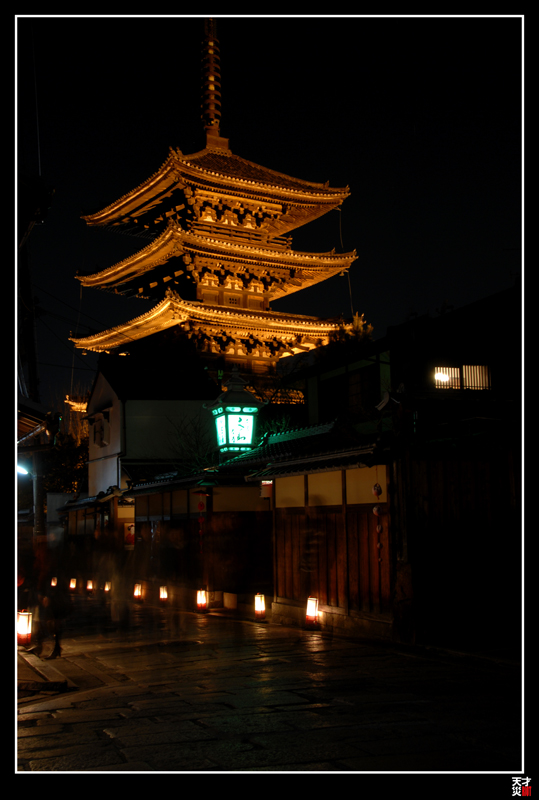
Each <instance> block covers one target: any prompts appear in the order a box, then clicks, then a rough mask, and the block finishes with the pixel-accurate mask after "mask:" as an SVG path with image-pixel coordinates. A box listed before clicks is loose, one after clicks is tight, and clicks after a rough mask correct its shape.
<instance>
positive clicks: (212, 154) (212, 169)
mask: <svg viewBox="0 0 539 800" xmlns="http://www.w3.org/2000/svg"><path fill="white" fill-rule="evenodd" d="M181 160H182V161H184V162H185V163H187V164H191V165H192V166H196V167H200V168H201V169H203V170H205V171H207V172H209V173H211V174H213V175H215V176H219V175H223V176H225V177H227V178H234V179H237V180H239V181H242V180H244V181H252V182H254V183H260V184H267V185H268V186H271V187H272V188H279V187H281V188H286V189H292V190H297V191H300V192H305V191H308V192H312V193H314V194H319V195H327V196H332V195H336V194H337V195H341V194H343V193H345V194H347V193H348V187H346V188H341V189H335V188H331V187H329V186H328V185H326V184H321V183H312V182H310V181H304V180H301V179H299V178H293V177H291V176H290V175H285V174H283V173H281V172H276V171H275V170H272V169H269V168H267V167H262V166H260V165H259V164H254V163H253V162H251V161H247V160H246V159H244V158H241V156H237V155H234V153H232V152H230V151H215V150H214V151H212V150H201V151H200V152H199V153H194V154H193V155H190V156H182V159H181Z"/></svg>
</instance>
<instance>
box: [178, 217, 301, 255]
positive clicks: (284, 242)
mask: <svg viewBox="0 0 539 800" xmlns="http://www.w3.org/2000/svg"><path fill="white" fill-rule="evenodd" d="M191 231H192V233H203V234H206V235H210V236H215V237H216V238H220V239H227V240H230V239H234V240H235V241H244V242H250V243H252V244H263V245H264V247H269V248H275V249H279V250H283V249H285V250H290V249H291V246H292V239H291V237H289V236H274V237H269V236H268V234H267V233H259V232H257V231H254V230H250V229H248V228H242V227H240V226H239V225H238V226H235V225H234V226H229V225H219V224H215V223H213V222H194V223H193V224H192V225H191Z"/></svg>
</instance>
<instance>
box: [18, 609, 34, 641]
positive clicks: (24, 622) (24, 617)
mask: <svg viewBox="0 0 539 800" xmlns="http://www.w3.org/2000/svg"><path fill="white" fill-rule="evenodd" d="M31 638H32V614H31V612H30V611H19V612H18V614H17V644H21V645H24V646H25V647H27V646H28V645H29V644H30V639H31Z"/></svg>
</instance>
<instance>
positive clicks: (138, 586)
mask: <svg viewBox="0 0 539 800" xmlns="http://www.w3.org/2000/svg"><path fill="white" fill-rule="evenodd" d="M133 597H134V598H135V600H142V584H141V583H135V588H134V591H133Z"/></svg>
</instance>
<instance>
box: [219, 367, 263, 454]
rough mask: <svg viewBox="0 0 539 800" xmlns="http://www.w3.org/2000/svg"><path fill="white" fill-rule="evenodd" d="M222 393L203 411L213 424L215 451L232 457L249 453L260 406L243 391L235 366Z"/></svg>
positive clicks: (243, 383) (252, 445) (243, 382)
mask: <svg viewBox="0 0 539 800" xmlns="http://www.w3.org/2000/svg"><path fill="white" fill-rule="evenodd" d="M225 387H226V391H224V392H223V393H222V394H221V395H219V397H218V398H217V400H215V402H214V403H212V404H210V405H205V406H204V407H205V408H207V409H208V410H209V411H211V413H212V416H213V419H214V421H215V433H216V436H217V449H218V450H219V452H220V453H223V454H227V455H228V454H230V455H231V456H232V457H234V456H235V455H239V454H240V453H244V452H246V451H249V450H252V448H253V447H254V441H255V433H256V415H257V414H258V411H259V409H260V408H261V406H262V405H263V403H262V402H261V401H260V400H259V399H258V398H257V397H256V396H255V395H254V394H253V393H252V392H251V391H249V390H248V389H247V388H246V387H247V381H245V380H244V379H243V378H241V377H240V374H239V370H238V368H237V367H236V366H235V367H234V368H233V370H232V374H231V376H230V378H229V379H228V381H226V383H224V384H223V388H225Z"/></svg>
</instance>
